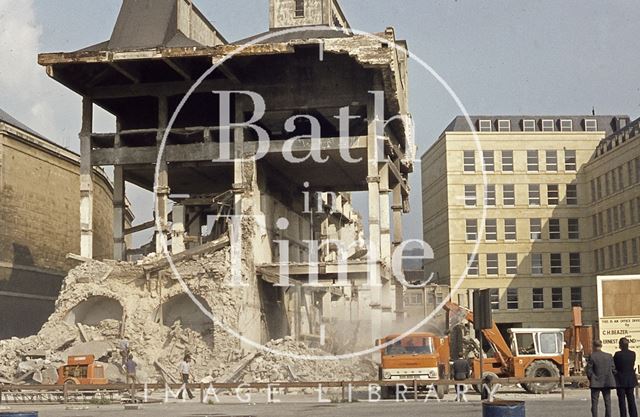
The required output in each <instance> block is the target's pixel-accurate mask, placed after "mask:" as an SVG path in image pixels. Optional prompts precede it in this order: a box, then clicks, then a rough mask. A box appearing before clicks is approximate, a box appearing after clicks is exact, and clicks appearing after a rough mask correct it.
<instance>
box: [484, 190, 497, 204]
mask: <svg viewBox="0 0 640 417" xmlns="http://www.w3.org/2000/svg"><path fill="white" fill-rule="evenodd" d="M484 204H485V205H486V206H489V207H495V206H496V186H495V184H489V185H487V187H486V188H485V189H484Z"/></svg>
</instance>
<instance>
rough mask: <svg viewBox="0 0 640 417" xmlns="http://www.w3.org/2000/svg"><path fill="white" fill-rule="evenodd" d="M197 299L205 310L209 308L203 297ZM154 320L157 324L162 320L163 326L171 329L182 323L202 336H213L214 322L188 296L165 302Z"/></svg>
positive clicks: (183, 295)
mask: <svg viewBox="0 0 640 417" xmlns="http://www.w3.org/2000/svg"><path fill="white" fill-rule="evenodd" d="M195 297H196V299H197V300H198V301H199V302H200V304H202V305H203V306H204V307H205V308H207V309H208V308H209V304H208V303H207V302H206V301H205V300H204V299H203V298H202V297H200V296H197V295H196V296H195ZM154 319H155V322H156V323H160V322H161V321H160V320H161V319H162V324H164V325H165V326H169V327H171V326H173V325H174V324H175V323H177V322H180V324H181V326H182V327H183V328H189V329H191V330H194V331H196V332H198V333H200V334H202V335H211V333H212V329H213V321H212V320H211V319H210V318H209V317H207V315H206V314H204V313H203V312H202V310H200V307H198V306H197V305H196V304H195V303H194V302H193V300H192V299H191V297H189V296H188V295H187V294H180V295H176V296H175V297H171V298H170V299H169V300H168V301H166V302H164V303H163V304H162V306H161V307H159V308H158V310H157V311H156V314H155V318H154Z"/></svg>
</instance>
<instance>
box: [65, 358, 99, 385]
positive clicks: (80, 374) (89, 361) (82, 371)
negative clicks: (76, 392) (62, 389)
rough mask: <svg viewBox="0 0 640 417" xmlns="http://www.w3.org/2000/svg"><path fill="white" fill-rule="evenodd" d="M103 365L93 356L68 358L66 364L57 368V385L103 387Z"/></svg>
mask: <svg viewBox="0 0 640 417" xmlns="http://www.w3.org/2000/svg"><path fill="white" fill-rule="evenodd" d="M107 383H108V381H107V378H105V364H103V363H101V362H96V360H95V358H94V356H93V355H85V356H69V358H68V359H67V364H66V365H63V366H61V367H60V368H58V382H57V384H58V385H64V384H73V385H105V384H107Z"/></svg>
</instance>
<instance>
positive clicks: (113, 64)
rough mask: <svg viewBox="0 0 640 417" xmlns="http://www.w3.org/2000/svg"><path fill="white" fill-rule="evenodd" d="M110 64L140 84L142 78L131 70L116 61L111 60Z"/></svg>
mask: <svg viewBox="0 0 640 417" xmlns="http://www.w3.org/2000/svg"><path fill="white" fill-rule="evenodd" d="M109 66H110V67H111V68H113V69H114V70H116V71H118V72H119V73H120V74H122V75H124V76H125V77H126V78H128V79H129V80H130V81H131V82H133V83H134V84H140V78H139V77H137V76H136V75H134V74H133V73H132V72H131V71H129V70H127V69H126V68H124V67H123V66H122V65H120V64H116V63H115V62H110V63H109Z"/></svg>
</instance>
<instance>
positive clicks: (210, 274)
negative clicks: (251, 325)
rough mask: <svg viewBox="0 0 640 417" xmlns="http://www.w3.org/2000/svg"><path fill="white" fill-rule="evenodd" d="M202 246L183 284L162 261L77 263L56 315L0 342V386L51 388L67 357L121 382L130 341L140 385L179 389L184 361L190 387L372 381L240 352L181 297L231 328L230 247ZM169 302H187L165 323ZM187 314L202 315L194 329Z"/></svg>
mask: <svg viewBox="0 0 640 417" xmlns="http://www.w3.org/2000/svg"><path fill="white" fill-rule="evenodd" d="M210 247H212V248H214V249H215V250H212V251H209V252H202V253H198V254H197V255H193V256H191V255H189V256H183V257H181V258H180V259H179V261H177V262H176V264H177V269H178V271H179V272H180V275H181V277H182V279H183V280H182V281H181V282H180V281H179V280H177V279H175V278H174V277H173V276H172V275H171V274H170V273H168V272H167V271H166V270H167V266H166V265H164V262H166V260H165V259H164V258H163V257H157V256H151V257H148V258H146V259H144V260H142V261H138V262H136V263H131V262H116V261H104V262H99V261H87V262H84V263H82V264H81V265H79V266H78V267H76V268H75V269H73V270H72V271H70V273H69V274H68V276H67V277H66V278H65V281H64V284H63V289H62V292H61V294H60V296H59V298H58V300H57V302H56V308H55V312H54V313H53V314H52V315H51V317H50V318H49V320H48V322H47V323H45V325H44V326H43V328H42V329H41V330H40V332H39V333H38V334H37V335H35V336H31V337H28V338H24V339H17V338H14V339H11V340H5V341H0V383H25V384H33V383H37V384H52V383H55V380H56V378H57V375H56V370H57V368H58V367H59V366H61V365H63V364H65V363H66V361H67V358H68V356H71V355H94V357H95V359H96V360H99V361H102V362H105V363H108V365H107V368H106V376H107V378H108V379H109V381H110V382H124V381H125V374H124V371H123V369H122V358H121V355H120V352H119V350H118V346H119V345H120V343H121V341H122V340H126V341H127V342H128V345H129V349H130V352H131V353H132V354H133V356H134V360H135V361H136V362H137V364H138V372H137V374H138V375H137V376H138V380H139V381H140V382H151V383H154V382H160V383H162V382H169V383H176V382H179V378H178V376H179V375H178V370H177V367H178V364H179V363H180V361H181V360H182V358H183V356H184V355H185V354H186V353H189V354H190V355H191V356H192V358H193V359H194V364H193V366H192V370H193V373H194V376H195V378H196V381H205V382H206V381H216V382H230V381H232V380H233V381H245V382H265V381H315V380H347V379H370V378H371V377H374V376H375V374H376V373H375V367H374V366H373V365H372V364H371V363H367V362H366V361H360V360H352V361H351V360H350V361H343V362H335V361H320V362H318V361H309V360H300V359H292V358H289V357H286V356H284V357H283V356H280V355H274V354H272V353H260V352H258V353H253V354H248V353H247V352H245V351H243V350H242V348H241V345H240V341H239V340H238V339H237V338H235V337H234V336H232V335H230V334H228V333H227V332H226V331H225V330H224V329H223V328H221V326H218V325H214V322H213V321H211V320H210V319H208V318H207V317H206V316H205V315H204V313H202V312H201V311H199V310H197V309H196V310H194V306H195V304H193V303H192V301H191V300H190V299H189V298H186V297H187V296H186V295H185V291H184V285H186V286H187V287H188V288H189V290H190V291H191V293H192V294H193V297H196V298H197V299H198V300H199V301H201V302H202V304H203V305H205V307H207V308H209V309H210V311H211V313H212V314H214V315H215V316H216V317H218V318H219V319H221V320H222V321H223V322H224V323H225V324H226V325H228V326H229V327H231V328H237V326H238V321H239V320H240V315H241V314H240V312H241V304H242V303H243V302H245V301H244V298H243V296H242V293H241V291H242V289H238V288H233V287H230V286H229V285H226V283H225V282H224V280H225V279H226V276H227V274H228V271H229V269H230V260H229V259H230V248H229V247H228V245H217V244H215V242H213V244H212V245H210ZM187 255H188V254H187ZM243 267H245V266H243ZM249 267H252V266H249ZM149 271H152V273H150V272H149ZM177 297H185V298H184V301H185V302H184V303H183V304H181V305H180V307H179V309H178V312H174V313H173V315H170V316H167V317H165V316H166V313H167V312H166V311H165V310H164V308H167V309H169V307H166V306H167V305H168V304H170V302H171V301H172V300H175V299H176V298H177ZM163 306H164V307H163ZM180 309H181V310H180ZM195 315H202V316H201V317H199V320H200V321H199V322H197V323H195V324H194V319H193V316H195ZM268 347H270V348H272V349H275V350H278V351H282V352H285V353H287V352H288V353H292V354H296V355H300V356H326V355H328V354H327V353H326V352H323V351H321V350H318V349H309V348H308V347H306V346H305V345H304V344H302V343H299V342H296V341H294V340H293V339H291V338H286V339H280V340H276V341H272V342H271V343H270V344H269V345H268Z"/></svg>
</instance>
